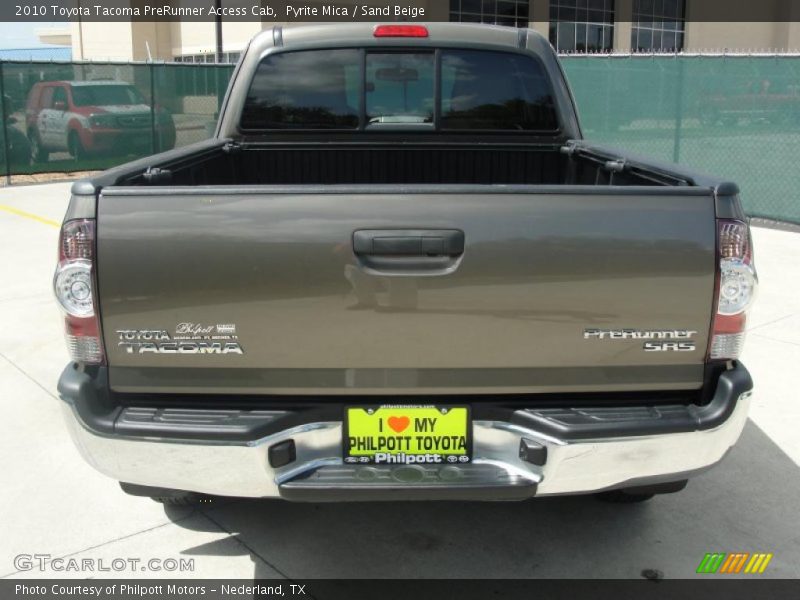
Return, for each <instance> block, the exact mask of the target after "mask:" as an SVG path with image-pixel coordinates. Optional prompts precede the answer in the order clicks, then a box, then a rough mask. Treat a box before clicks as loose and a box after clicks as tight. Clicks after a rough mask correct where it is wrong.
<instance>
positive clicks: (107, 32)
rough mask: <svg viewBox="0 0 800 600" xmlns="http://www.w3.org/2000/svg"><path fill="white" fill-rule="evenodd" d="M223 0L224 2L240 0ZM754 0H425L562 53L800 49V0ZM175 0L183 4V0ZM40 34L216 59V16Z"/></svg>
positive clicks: (118, 51) (240, 32) (227, 58)
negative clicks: (756, 14) (717, 12)
mask: <svg viewBox="0 0 800 600" xmlns="http://www.w3.org/2000/svg"><path fill="white" fill-rule="evenodd" d="M221 1H222V4H223V6H236V5H238V4H243V2H242V0H221ZM345 1H350V0H345ZM754 1H756V0H729V2H728V3H727V6H728V10H729V13H728V14H730V15H735V14H736V11H737V9H741V8H743V7H745V6H747V5H748V4H751V3H752V2H754ZM757 1H758V2H759V3H760V6H761V7H762V10H763V11H764V12H763V14H765V15H768V16H769V17H770V18H772V19H773V20H772V21H771V22H759V23H752V22H724V23H720V22H710V21H708V19H710V18H713V17H714V15H713V14H709V11H710V10H711V8H710V5H709V3H708V2H706V1H705V0H421V4H422V5H424V6H425V7H426V16H428V18H429V19H430V20H443V21H446V20H450V21H461V22H482V23H494V24H499V25H511V26H517V27H532V28H533V29H536V30H537V31H539V32H540V33H542V34H544V35H546V36H548V37H549V39H550V41H551V43H552V44H553V45H554V46H555V47H556V48H557V49H558V50H559V52H565V53H583V52H612V51H613V52H682V51H683V52H702V51H705V50H717V51H719V50H726V51H730V52H738V51H742V52H746V51H778V52H780V51H788V50H798V49H800V7H799V6H798V4H800V3H797V2H786V1H785V0H757ZM130 2H131V3H132V4H135V3H136V2H137V0H130ZM171 2H172V4H173V5H180V2H181V0H171ZM250 3H251V2H250V0H248V1H247V2H246V3H244V4H246V5H249V4H250ZM306 3H308V4H315V3H316V4H323V3H324V2H323V0H306ZM352 3H353V4H358V2H356V0H352ZM273 24H274V23H273V22H271V21H270V22H264V23H259V22H233V21H230V22H229V21H223V24H222V37H223V50H224V54H223V56H222V61H223V62H235V61H236V59H238V57H239V53H240V52H241V50H242V49H243V48H244V47H245V45H246V44H247V42H248V41H249V40H250V38H251V37H252V36H253V35H254V34H255V33H257V32H258V31H259V30H261V29H262V28H267V27H272V25H273ZM40 38H41V39H42V41H48V40H53V42H52V43H64V42H65V41H66V42H67V43H68V45H71V46H72V56H73V58H74V59H77V60H81V59H84V60H148V59H153V60H165V61H173V60H174V61H179V62H215V60H216V53H215V50H216V48H215V39H216V37H215V24H214V23H211V22H208V23H198V22H174V23H169V22H161V23H154V22H147V23H131V22H120V23H96V22H75V23H71V24H68V25H65V26H64V27H63V28H60V29H52V28H51V29H48V30H46V31H43V32H42V33H41V35H40Z"/></svg>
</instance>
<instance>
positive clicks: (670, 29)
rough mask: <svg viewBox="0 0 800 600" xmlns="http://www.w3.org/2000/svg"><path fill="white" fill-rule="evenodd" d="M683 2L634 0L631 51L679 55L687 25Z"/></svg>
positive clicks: (684, 3)
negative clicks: (677, 53)
mask: <svg viewBox="0 0 800 600" xmlns="http://www.w3.org/2000/svg"><path fill="white" fill-rule="evenodd" d="M685 17H686V1H685V0H633V21H632V24H631V48H632V49H633V51H634V52H680V51H681V50H683V39H684V32H685V26H686V21H685Z"/></svg>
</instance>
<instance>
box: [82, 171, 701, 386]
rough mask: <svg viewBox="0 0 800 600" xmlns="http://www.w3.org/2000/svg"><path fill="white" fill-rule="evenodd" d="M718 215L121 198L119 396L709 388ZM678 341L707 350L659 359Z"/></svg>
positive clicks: (109, 213)
mask: <svg viewBox="0 0 800 600" xmlns="http://www.w3.org/2000/svg"><path fill="white" fill-rule="evenodd" d="M714 210H715V209H714V198H713V195H712V193H711V191H710V190H708V189H702V188H693V187H676V188H668V187H665V188H659V187H602V188H600V187H598V188H590V187H581V188H575V187H573V188H567V187H556V186H552V187H548V186H544V187H543V186H457V187H456V186H446V185H440V186H417V187H407V186H406V187H402V186H390V185H386V186H370V187H368V188H367V187H359V186H350V187H337V186H329V187H326V188H312V187H303V186H296V187H290V188H277V187H276V188H269V187H258V188H256V187H251V188H246V187H239V188H212V187H208V188H202V187H200V188H158V187H152V188H142V187H111V188H106V189H104V190H103V192H102V194H101V196H100V198H99V205H98V229H97V231H98V283H99V291H100V293H99V302H100V312H101V316H102V325H103V336H104V341H105V345H106V352H107V357H108V363H109V367H110V371H109V373H110V383H111V386H112V388H113V389H115V390H117V391H127V392H148V391H159V392H162V393H164V392H175V393H217V394H219V393H240V394H241V393H254V394H255V393H274V394H354V393H359V394H389V393H393V394H397V393H401V394H428V393H437V394H464V393H492V392H520V393H523V392H570V391H573V392H574V391H582V390H587V391H588V390H591V391H602V390H606V391H616V390H619V391H622V390H637V391H643V390H662V389H695V388H699V387H700V386H701V385H702V379H703V361H704V355H705V351H706V347H707V343H708V329H709V323H710V320H711V312H712V297H713V293H714V273H715V235H716V234H715V213H714ZM356 232H359V233H356ZM354 234H355V237H354ZM354 239H356V242H355V245H356V248H354ZM365 248H366V250H365ZM354 250H357V251H359V255H356V254H355V252H354ZM592 330H594V331H598V330H599V331H608V332H612V331H624V330H633V331H634V332H635V333H631V334H630V335H622V336H620V335H619V334H615V335H612V334H610V333H609V334H608V335H602V336H601V335H597V334H591V333H589V332H591V331H592ZM676 330H678V331H689V332H691V333H690V334H689V335H690V337H689V338H688V339H689V340H691V341H692V342H693V347H694V349H693V350H686V349H685V348H686V346H684V349H680V348H679V345H678V344H674V345H670V344H665V346H666V349H664V350H661V351H645V345H646V342H647V340H648V339H656V340H657V341H659V342H662V341H665V339H663V338H662V337H660V336H665V335H668V334H667V333H665V332H669V331H676ZM648 332H650V333H653V332H655V333H654V334H653V335H651V336H650V337H648ZM642 336H644V337H642ZM666 341H676V340H673V339H671V338H669V337H667V338H666ZM677 341H686V340H682V339H679V340H677Z"/></svg>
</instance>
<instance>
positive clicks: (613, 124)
mask: <svg viewBox="0 0 800 600" xmlns="http://www.w3.org/2000/svg"><path fill="white" fill-rule="evenodd" d="M562 60H563V63H564V68H565V70H566V73H567V76H568V78H569V80H570V83H571V85H572V88H573V91H574V92H575V95H576V98H577V102H578V108H579V112H580V114H581V119H582V122H583V126H584V133H585V135H586V137H587V138H588V139H590V140H592V141H596V142H599V143H603V144H607V145H612V146H617V147H619V148H622V149H625V150H629V151H631V152H634V153H638V154H642V155H645V156H651V157H653V158H657V159H661V160H666V161H673V162H678V163H681V164H684V165H687V166H689V167H691V168H692V169H694V170H698V171H706V172H708V173H711V174H713V175H718V176H721V177H724V178H726V179H730V180H733V181H736V182H737V183H738V184H739V186H740V187H741V189H742V201H743V203H744V206H745V208H746V210H747V211H748V214H750V215H751V216H757V217H764V218H769V219H776V220H780V221H788V222H794V223H800V197H798V190H800V168H798V165H797V163H798V157H800V56H791V55H777V56H730V55H728V56H723V55H719V56H706V55H704V56H692V55H679V56H672V55H640V54H634V55H582V56H565V57H563V58H562ZM232 71H233V66H232V65H217V64H180V63H167V64H161V63H155V64H142V63H138V64H136V63H131V64H120V63H83V62H81V63H59V62H13V61H12V62H0V87H2V89H0V96H2V100H3V102H2V115H3V123H4V127H3V128H2V133H1V134H0V137H2V144H0V155H1V156H0V168H2V169H4V173H5V174H6V175H7V176H9V175H15V174H28V173H45V172H72V171H87V170H95V169H105V168H108V167H111V166H113V165H116V164H120V163H122V162H125V161H127V160H132V159H133V158H136V157H140V156H147V155H149V154H152V153H153V152H156V151H159V150H165V149H167V148H171V147H173V146H184V145H186V144H190V143H193V142H196V141H199V140H202V139H204V138H207V137H208V136H209V135H211V132H212V131H213V127H214V123H215V120H216V116H217V113H218V110H219V105H220V102H221V99H222V96H223V95H224V93H225V89H226V87H227V84H228V79H229V78H230V75H231V73H232Z"/></svg>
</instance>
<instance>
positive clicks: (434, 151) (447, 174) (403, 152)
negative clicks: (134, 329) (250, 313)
mask: <svg viewBox="0 0 800 600" xmlns="http://www.w3.org/2000/svg"><path fill="white" fill-rule="evenodd" d="M162 156H163V158H162V160H161V161H159V160H158V159H156V160H153V159H151V160H150V162H149V163H147V164H146V168H143V169H141V170H136V169H134V171H133V172H132V173H128V174H126V175H124V176H122V177H120V178H119V179H118V180H117V181H115V183H119V184H124V185H151V184H158V185H175V186H197V185H212V186H213V185H217V186H219V185H307V184H322V185H330V184H394V183H397V184H486V185H488V184H491V185H502V184H508V185H511V184H528V185H620V186H628V185H643V186H653V185H662V186H670V185H687V184H688V183H687V179H688V178H687V177H686V176H685V175H681V174H676V173H674V172H670V171H669V170H665V169H658V168H654V167H653V166H641V165H640V166H638V167H637V166H635V165H633V164H629V165H624V164H623V163H621V162H620V161H619V159H618V158H616V157H615V156H614V155H613V154H607V153H602V152H599V151H598V150H596V149H591V148H590V147H588V146H582V147H580V148H579V147H578V146H577V145H569V144H568V145H564V144H530V143H528V144H509V143H504V144H492V143H487V144H474V143H470V144H465V143H451V144H441V143H428V144H425V143H418V144H414V143H404V144H390V143H386V144H381V143H370V144H353V143H350V144H336V143H326V144H321V143H318V142H317V143H308V144H302V143H299V144H298V143H292V144H281V143H253V144H245V145H242V144H230V143H228V144H225V143H218V144H217V145H215V146H212V147H210V148H205V149H204V150H203V151H201V152H190V153H186V152H183V153H181V152H177V153H168V154H166V155H162ZM142 166H144V164H142ZM147 168H150V169H158V170H159V171H158V174H157V176H153V173H152V171H150V173H149V174H148V172H147Z"/></svg>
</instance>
